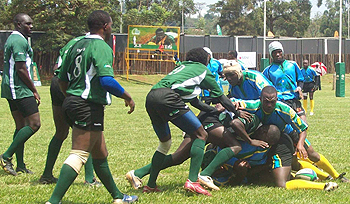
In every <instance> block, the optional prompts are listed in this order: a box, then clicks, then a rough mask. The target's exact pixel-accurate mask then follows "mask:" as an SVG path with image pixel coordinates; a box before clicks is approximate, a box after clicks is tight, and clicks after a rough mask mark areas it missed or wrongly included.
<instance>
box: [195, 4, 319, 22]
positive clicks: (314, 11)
mask: <svg viewBox="0 0 350 204" xmlns="http://www.w3.org/2000/svg"><path fill="white" fill-rule="evenodd" d="M310 1H311V4H312V8H311V18H313V17H314V16H315V15H316V14H317V12H319V13H320V15H321V14H322V13H323V11H324V10H325V9H326V6H325V5H324V3H325V1H323V5H322V6H321V7H320V8H318V7H317V0H310ZM194 2H195V3H197V2H200V3H205V4H206V5H210V4H215V3H216V2H218V0H194ZM207 10H208V8H207V7H206V6H204V9H203V11H202V14H205V13H206V11H207Z"/></svg>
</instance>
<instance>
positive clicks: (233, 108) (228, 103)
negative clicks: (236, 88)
mask: <svg viewBox="0 0 350 204" xmlns="http://www.w3.org/2000/svg"><path fill="white" fill-rule="evenodd" d="M218 100H219V101H220V103H221V104H222V106H224V108H225V109H226V110H228V111H231V112H232V113H234V114H235V117H241V118H243V119H245V120H247V121H248V122H250V121H251V117H252V115H251V114H250V113H248V112H246V111H242V110H241V111H239V110H237V109H236V106H235V105H234V104H233V103H232V101H231V100H230V99H229V98H227V97H226V96H225V95H221V96H220V97H218Z"/></svg>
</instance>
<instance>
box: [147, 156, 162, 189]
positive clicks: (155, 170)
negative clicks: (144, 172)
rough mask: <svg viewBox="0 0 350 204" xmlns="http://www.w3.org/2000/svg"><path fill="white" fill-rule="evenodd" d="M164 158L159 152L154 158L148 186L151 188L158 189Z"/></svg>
mask: <svg viewBox="0 0 350 204" xmlns="http://www.w3.org/2000/svg"><path fill="white" fill-rule="evenodd" d="M164 158H165V155H164V154H162V153H160V152H158V151H156V152H155V153H154V155H153V158H152V167H151V171H150V175H149V179H148V183H147V186H149V187H151V188H155V187H156V181H157V177H158V174H159V172H160V170H161V167H162V164H163V161H164Z"/></svg>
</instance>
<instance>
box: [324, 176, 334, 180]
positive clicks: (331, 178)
mask: <svg viewBox="0 0 350 204" xmlns="http://www.w3.org/2000/svg"><path fill="white" fill-rule="evenodd" d="M325 180H333V177H332V176H331V175H328V176H327V178H326V179H325Z"/></svg>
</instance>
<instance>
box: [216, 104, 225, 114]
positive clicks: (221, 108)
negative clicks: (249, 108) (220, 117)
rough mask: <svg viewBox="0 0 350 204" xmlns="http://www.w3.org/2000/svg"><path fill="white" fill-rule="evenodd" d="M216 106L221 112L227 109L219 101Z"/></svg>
mask: <svg viewBox="0 0 350 204" xmlns="http://www.w3.org/2000/svg"><path fill="white" fill-rule="evenodd" d="M215 108H216V110H217V111H219V112H223V111H224V110H225V108H224V106H222V105H221V103H217V104H216V105H215Z"/></svg>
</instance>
